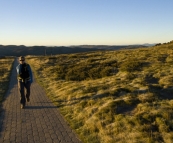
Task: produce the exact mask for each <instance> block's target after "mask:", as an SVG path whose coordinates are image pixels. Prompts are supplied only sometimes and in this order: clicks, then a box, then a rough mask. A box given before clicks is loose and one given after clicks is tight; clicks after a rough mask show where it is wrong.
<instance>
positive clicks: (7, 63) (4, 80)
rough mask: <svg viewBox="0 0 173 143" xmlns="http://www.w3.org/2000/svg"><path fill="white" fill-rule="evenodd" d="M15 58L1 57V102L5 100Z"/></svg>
mask: <svg viewBox="0 0 173 143" xmlns="http://www.w3.org/2000/svg"><path fill="white" fill-rule="evenodd" d="M13 61H14V58H11V57H10V58H8V57H6V58H1V59H0V87H1V88H0V102H1V101H2V100H3V96H4V94H5V92H6V90H7V88H8V82H9V75H10V72H11V67H12V64H13Z"/></svg>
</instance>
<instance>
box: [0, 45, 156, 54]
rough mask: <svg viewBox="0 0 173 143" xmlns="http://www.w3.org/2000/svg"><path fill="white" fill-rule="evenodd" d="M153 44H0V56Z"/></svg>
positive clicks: (127, 47) (64, 52) (73, 51)
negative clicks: (52, 45)
mask: <svg viewBox="0 0 173 143" xmlns="http://www.w3.org/2000/svg"><path fill="white" fill-rule="evenodd" d="M149 46H153V44H144V45H120V46H117V45H116V46H108V45H79V46H78V45H77V46H68V47H67V46H58V47H57V46H55V47H51V46H32V47H29V46H24V45H20V46H16V45H7V46H4V45H0V56H20V55H23V56H26V55H57V54H70V53H80V52H91V51H98V50H119V49H133V48H141V47H149Z"/></svg>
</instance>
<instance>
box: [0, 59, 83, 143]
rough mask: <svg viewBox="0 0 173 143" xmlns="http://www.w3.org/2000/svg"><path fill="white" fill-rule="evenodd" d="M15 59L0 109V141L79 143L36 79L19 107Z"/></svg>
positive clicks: (11, 142) (16, 142) (5, 142)
mask: <svg viewBox="0 0 173 143" xmlns="http://www.w3.org/2000/svg"><path fill="white" fill-rule="evenodd" d="M16 66H17V61H15V64H14V67H13V71H12V75H11V81H10V85H9V90H8V92H7V94H6V96H5V101H4V102H3V104H2V107H1V110H0V143H79V142H80V141H79V139H78V138H77V136H76V135H75V134H74V132H73V131H72V130H71V129H70V128H69V127H68V125H67V123H66V122H65V121H64V119H63V117H62V116H61V115H60V113H59V111H58V109H57V108H56V107H55V106H54V105H53V104H52V103H51V102H50V100H49V99H48V98H47V97H46V94H45V92H44V90H43V89H42V87H40V86H39V85H38V84H37V83H36V82H34V83H33V84H32V86H31V98H30V102H29V103H27V104H26V108H25V109H20V102H19V100H20V96H19V92H18V89H17V81H16V71H15V67H16Z"/></svg>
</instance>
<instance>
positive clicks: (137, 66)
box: [120, 60, 142, 72]
mask: <svg viewBox="0 0 173 143" xmlns="http://www.w3.org/2000/svg"><path fill="white" fill-rule="evenodd" d="M141 68H142V62H140V61H135V60H128V61H125V62H123V63H122V64H121V66H120V70H121V71H127V72H133V71H139V70H141Z"/></svg>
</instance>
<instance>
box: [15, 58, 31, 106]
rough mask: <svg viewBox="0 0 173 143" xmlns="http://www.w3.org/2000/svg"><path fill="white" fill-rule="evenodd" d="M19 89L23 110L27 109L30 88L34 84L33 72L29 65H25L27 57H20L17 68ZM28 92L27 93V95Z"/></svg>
mask: <svg viewBox="0 0 173 143" xmlns="http://www.w3.org/2000/svg"><path fill="white" fill-rule="evenodd" d="M16 70H17V80H18V88H19V92H20V97H21V98H20V104H21V109H23V108H25V105H26V100H27V102H29V101H30V86H31V83H32V82H33V76H32V70H31V67H30V65H29V64H27V63H25V57H23V56H20V57H19V65H18V66H17V67H16ZM25 91H26V93H25Z"/></svg>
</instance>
